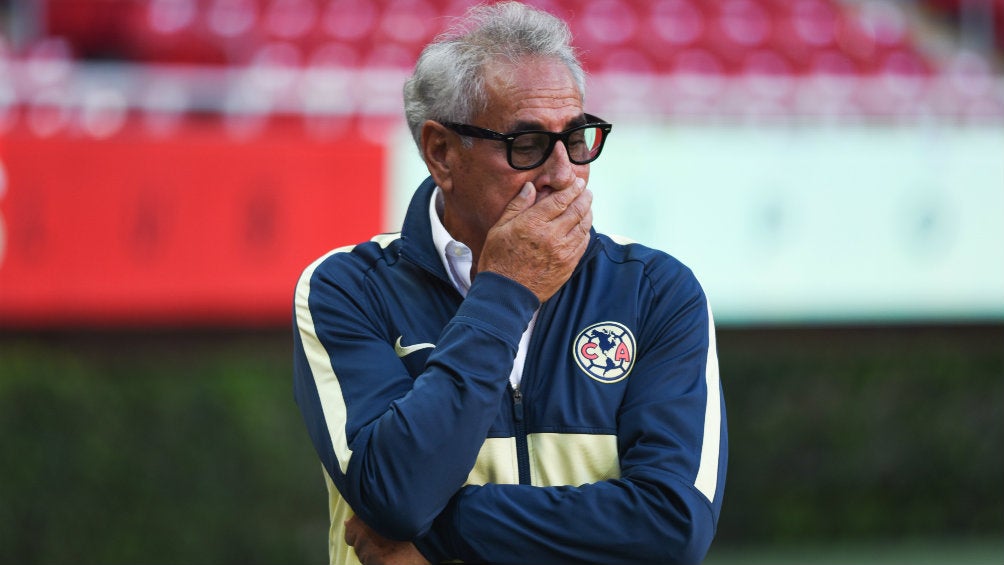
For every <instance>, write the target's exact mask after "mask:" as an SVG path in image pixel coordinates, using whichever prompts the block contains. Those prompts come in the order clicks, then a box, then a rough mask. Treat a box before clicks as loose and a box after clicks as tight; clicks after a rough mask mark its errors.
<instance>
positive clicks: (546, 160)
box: [294, 3, 727, 565]
mask: <svg viewBox="0 0 1004 565" xmlns="http://www.w3.org/2000/svg"><path fill="white" fill-rule="evenodd" d="M569 40H570V35H569V32H568V28H567V26H565V24H564V23H562V22H561V21H560V20H558V19H556V18H554V17H553V16H550V15H549V14H546V13H544V12H540V11H537V10H534V9H531V8H528V7H526V6H523V5H521V4H518V3H503V4H496V5H494V6H488V7H479V8H475V9H473V10H472V11H470V12H468V14H467V16H466V17H465V19H463V20H462V21H461V22H460V23H459V24H458V25H457V26H456V27H455V28H454V29H452V30H451V31H450V32H449V33H447V34H445V35H444V36H441V37H440V38H438V39H437V40H436V41H435V42H433V43H432V44H430V45H429V46H428V47H427V48H426V49H425V50H424V51H423V53H422V55H421V57H420V59H419V61H418V63H417V65H416V68H415V71H414V74H413V76H412V77H411V78H410V79H409V81H408V83H407V84H406V86H405V109H406V113H407V117H408V122H409V124H410V127H411V129H412V132H413V134H414V137H415V141H416V142H417V144H418V147H419V150H420V152H421V155H422V157H423V158H424V160H425V163H426V165H427V166H428V169H429V172H430V174H431V177H430V178H429V179H427V180H426V181H425V182H423V183H422V184H421V185H420V186H419V187H418V189H417V191H416V192H415V195H414V197H413V199H412V201H411V204H410V206H409V209H408V212H407V215H406V218H405V220H404V225H403V228H402V231H401V233H399V234H384V235H378V236H376V237H375V238H373V240H371V241H369V242H366V243H362V244H359V245H355V246H352V247H343V248H340V249H336V250H334V251H332V252H331V253H329V254H327V255H325V256H324V257H322V258H320V259H318V260H317V261H316V262H314V263H313V264H312V265H311V266H310V267H308V268H307V269H306V270H305V272H304V273H303V275H302V277H301V278H300V281H299V284H298V286H297V289H296V297H295V307H296V308H295V326H296V327H295V332H294V335H295V355H296V358H295V394H296V399H297V402H298V404H299V406H300V409H301V411H302V412H303V416H304V420H305V422H306V424H307V428H308V430H309V433H310V436H311V439H312V440H313V443H314V446H315V448H316V450H317V452H318V454H319V456H320V459H321V461H322V463H323V465H324V469H325V471H326V473H325V475H326V479H327V483H328V490H329V494H330V501H329V503H330V513H331V530H330V539H329V550H330V559H331V562H332V563H339V564H341V563H357V562H362V563H364V564H367V565H369V564H373V563H401V564H412V563H437V562H441V561H449V560H462V561H466V562H480V563H483V562H487V563H520V564H527V563H533V564H549V565H551V564H558V563H577V564H581V563H604V564H612V563H631V564H639V563H659V564H667V563H697V562H700V561H701V560H702V559H703V558H704V555H705V553H706V552H707V550H708V547H709V545H710V543H711V540H712V538H713V536H714V533H715V529H716V525H717V522H718V516H719V512H720V509H721V504H722V491H723V487H724V481H725V466H726V444H727V441H726V440H727V435H726V431H725V413H724V403H723V400H722V396H721V389H720V384H719V380H718V365H717V357H716V351H715V334H714V323H713V321H712V317H711V313H710V310H709V308H708V303H707V300H706V298H705V296H704V293H703V291H702V289H701V287H700V285H699V284H698V282H697V281H696V279H695V278H694V276H693V274H692V273H691V272H690V271H689V270H688V269H687V268H686V267H685V266H683V265H681V264H680V263H679V262H678V261H676V260H675V259H673V258H672V257H670V256H669V255H667V254H665V253H663V252H660V251H656V250H653V249H650V248H648V247H645V246H642V245H640V244H636V243H631V242H627V241H623V240H621V239H617V238H611V237H607V236H604V235H601V234H599V233H597V232H595V231H594V230H593V229H592V213H591V210H590V206H591V201H592V195H591V192H590V191H589V190H588V189H587V188H586V184H587V182H588V180H589V163H590V162H592V161H593V160H595V159H596V158H597V157H599V155H600V152H601V150H602V149H603V145H604V142H605V141H606V139H607V136H608V135H609V134H610V132H611V129H612V126H611V125H610V124H608V123H605V122H603V120H601V119H599V118H597V117H595V116H592V115H589V114H587V113H586V112H585V109H584V83H585V81H584V76H583V71H582V69H581V66H580V64H579V62H578V61H577V60H576V57H575V55H574V53H573V50H572V49H571V48H570V46H569ZM500 132H501V133H500ZM609 189H610V190H612V189H613V188H609Z"/></svg>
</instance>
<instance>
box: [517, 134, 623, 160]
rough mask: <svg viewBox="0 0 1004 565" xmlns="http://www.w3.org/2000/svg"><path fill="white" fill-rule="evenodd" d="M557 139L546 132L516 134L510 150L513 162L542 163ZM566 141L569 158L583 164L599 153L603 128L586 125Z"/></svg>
mask: <svg viewBox="0 0 1004 565" xmlns="http://www.w3.org/2000/svg"><path fill="white" fill-rule="evenodd" d="M552 140H553V141H552ZM557 141H558V138H557V137H554V136H552V135H548V134H546V133H524V134H518V135H516V136H515V137H514V139H513V141H512V149H511V152H510V159H511V161H512V164H513V165H514V166H516V167H535V166H538V165H540V164H541V163H543V162H544V161H545V160H547V157H548V156H549V155H550V154H551V150H553V149H554V144H556V143H557ZM564 141H565V146H566V147H567V150H568V158H569V160H571V161H572V162H573V163H576V164H580V165H582V164H585V163H588V162H590V161H592V160H593V159H595V158H596V156H597V155H598V154H599V151H600V147H602V145H603V130H602V129H600V127H598V126H585V127H582V128H579V129H576V130H574V131H571V132H569V133H568V134H567V135H566V136H565V137H564Z"/></svg>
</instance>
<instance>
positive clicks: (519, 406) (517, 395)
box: [512, 387, 523, 422]
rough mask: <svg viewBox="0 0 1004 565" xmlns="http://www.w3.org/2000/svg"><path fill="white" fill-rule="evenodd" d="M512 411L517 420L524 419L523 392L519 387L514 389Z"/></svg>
mask: <svg viewBox="0 0 1004 565" xmlns="http://www.w3.org/2000/svg"><path fill="white" fill-rule="evenodd" d="M512 412H513V415H514V416H515V417H516V421H517V422H522V421H523V393H522V392H520V390H519V388H518V387H517V388H514V389H512Z"/></svg>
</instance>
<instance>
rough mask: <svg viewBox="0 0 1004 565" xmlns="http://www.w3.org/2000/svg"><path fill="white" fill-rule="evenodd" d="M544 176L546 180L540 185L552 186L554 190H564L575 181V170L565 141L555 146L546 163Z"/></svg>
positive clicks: (540, 182) (560, 141)
mask: <svg viewBox="0 0 1004 565" xmlns="http://www.w3.org/2000/svg"><path fill="white" fill-rule="evenodd" d="M544 174H545V178H544V179H542V180H541V181H538V185H540V184H543V185H545V186H550V187H551V188H552V189H553V190H564V189H566V188H568V187H570V186H572V183H573V182H574V181H575V169H574V166H573V165H572V161H571V160H570V159H569V158H568V147H566V146H565V142H564V141H563V140H559V141H558V142H557V143H555V144H554V150H552V151H551V154H550V155H548V156H547V160H546V161H544Z"/></svg>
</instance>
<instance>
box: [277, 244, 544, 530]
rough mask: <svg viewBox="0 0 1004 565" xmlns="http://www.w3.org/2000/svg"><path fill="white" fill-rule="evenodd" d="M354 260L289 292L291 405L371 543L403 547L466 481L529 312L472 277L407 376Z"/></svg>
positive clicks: (495, 284) (500, 289) (327, 267)
mask: <svg viewBox="0 0 1004 565" xmlns="http://www.w3.org/2000/svg"><path fill="white" fill-rule="evenodd" d="M354 261H357V259H355V258H354V257H353V254H351V253H336V254H335V255H332V256H330V257H328V258H327V259H324V258H322V259H321V260H319V261H318V262H317V263H315V264H314V265H312V266H311V267H309V268H308V269H307V270H306V271H305V272H304V274H303V275H302V277H301V279H300V282H299V283H298V286H297V291H296V297H295V312H294V325H295V328H294V329H295V331H294V396H295V398H296V401H297V404H298V405H299V407H300V410H301V412H302V414H303V418H304V421H305V423H306V425H307V429H308V432H309V434H310V437H311V440H312V442H313V443H314V447H315V449H316V450H317V453H318V455H319V456H320V459H321V461H322V463H323V464H324V467H325V469H326V470H327V472H328V474H329V475H330V476H331V479H332V481H333V482H334V484H335V486H336V487H337V488H338V490H339V492H340V493H341V495H342V496H343V497H344V498H345V500H346V501H347V502H348V503H349V505H350V506H351V507H352V509H353V510H354V511H355V513H356V514H357V515H358V516H359V517H360V518H362V519H363V520H364V521H365V522H366V523H367V524H369V525H370V526H371V527H372V528H373V529H374V530H376V531H377V532H378V533H380V534H381V535H384V536H386V537H389V538H392V539H401V540H410V539H414V538H415V537H416V536H419V535H420V534H423V533H425V532H426V531H427V530H428V529H429V528H430V527H431V525H432V522H433V520H434V519H435V517H436V516H437V515H438V514H440V513H441V511H442V510H443V508H444V507H445V506H446V504H447V503H448V501H449V500H450V498H451V497H452V496H453V495H455V494H456V492H457V490H458V489H459V488H460V487H461V485H463V483H464V481H465V480H466V478H467V476H468V473H469V472H470V469H471V467H472V466H473V465H474V461H475V459H476V458H477V453H478V450H479V448H480V446H481V444H482V443H483V441H484V438H485V435H486V434H487V430H488V428H489V426H490V425H491V423H492V421H493V420H494V418H495V416H496V413H497V410H498V403H499V398H500V395H501V394H503V392H504V390H505V387H506V383H507V382H508V374H509V371H510V370H511V366H512V360H513V357H514V356H515V352H516V348H517V346H518V342H519V338H520V335H521V334H522V332H523V331H524V330H525V328H526V325H527V323H528V321H529V319H530V317H531V316H532V314H533V311H534V310H535V309H536V308H537V306H538V303H537V299H536V297H535V296H534V295H533V294H532V293H531V292H530V291H529V290H527V289H526V288H524V287H522V286H521V285H518V284H517V283H515V282H513V281H510V280H508V279H505V278H503V277H499V276H496V275H493V274H491V273H484V274H482V275H479V276H478V277H477V280H476V284H474V285H473V286H472V287H471V290H470V292H469V294H468V297H467V299H466V300H465V301H464V302H463V303H462V305H461V306H460V308H459V310H458V311H457V312H456V315H455V316H454V318H453V319H452V320H451V321H450V322H449V323H448V324H447V325H446V327H445V328H444V330H443V331H442V334H441V335H440V336H439V338H438V340H437V341H436V344H435V349H434V351H433V353H432V354H431V355H430V356H429V358H428V362H427V366H426V369H425V371H424V373H423V374H421V375H420V376H419V377H418V378H417V379H414V378H412V377H411V376H410V375H409V374H408V372H407V370H406V369H405V367H404V365H403V363H402V362H401V361H400V359H399V358H398V357H397V355H396V354H395V352H394V349H393V347H392V344H391V343H389V341H388V337H387V333H388V331H389V330H388V329H386V328H385V326H386V323H384V322H382V321H381V316H380V313H379V309H380V307H379V300H378V296H379V294H378V291H377V290H376V289H374V288H372V287H371V285H370V283H368V282H367V280H366V269H365V268H361V267H360V266H359V265H356V264H354ZM385 291H386V290H385Z"/></svg>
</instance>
